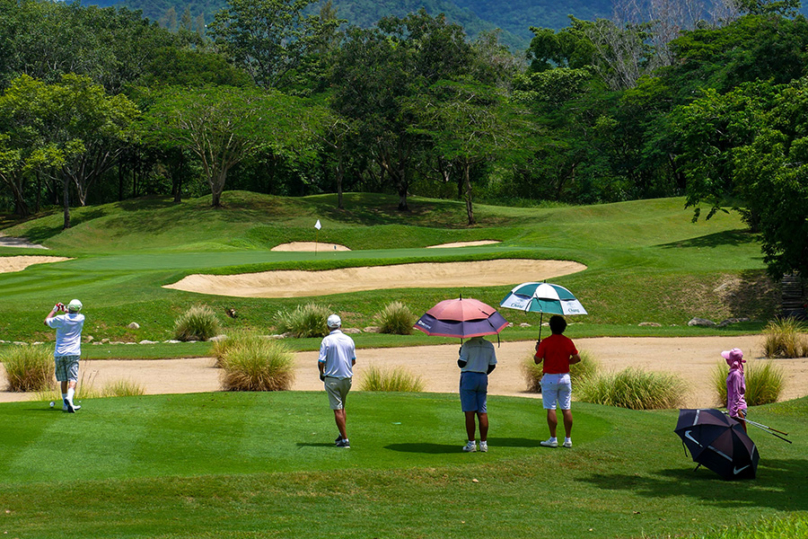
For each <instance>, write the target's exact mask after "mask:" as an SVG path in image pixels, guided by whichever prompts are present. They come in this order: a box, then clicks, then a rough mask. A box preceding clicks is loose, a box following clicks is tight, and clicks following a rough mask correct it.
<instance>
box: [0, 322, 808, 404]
mask: <svg viewBox="0 0 808 539" xmlns="http://www.w3.org/2000/svg"><path fill="white" fill-rule="evenodd" d="M356 339H357V340H360V339H361V335H360V336H358V337H356ZM761 340H762V338H761V337H759V336H744V337H692V338H661V337H660V338H656V337H646V338H622V337H621V338H614V337H612V338H591V339H576V341H575V342H576V345H577V346H578V348H579V349H580V350H586V351H588V352H590V354H591V355H592V356H593V357H594V358H595V359H596V360H597V361H599V362H600V364H601V368H602V369H604V370H622V369H624V368H626V367H637V368H640V369H645V370H649V371H660V372H668V373H673V374H677V375H679V376H681V377H682V378H684V380H685V381H686V382H687V384H688V386H689V387H690V391H689V392H688V394H687V395H686V396H685V399H684V402H683V407H694V408H695V407H711V406H715V405H716V404H717V403H716V402H714V396H713V392H712V387H711V383H710V375H711V372H712V370H713V369H714V368H715V365H716V364H717V363H718V361H719V360H720V359H721V358H720V353H721V351H722V350H728V349H730V348H733V347H736V346H737V347H739V348H741V349H742V350H743V351H744V353H745V354H746V357H747V358H749V359H750V360H751V361H754V360H755V358H756V357H759V356H760V353H761ZM533 344H534V343H532V342H517V343H503V344H502V345H501V346H500V347H499V348H497V358H498V361H499V364H498V367H497V369H496V370H495V371H494V372H493V373H492V374H491V377H490V382H489V383H490V385H489V391H490V393H491V394H492V395H510V396H523V397H536V396H537V395H535V394H530V393H526V392H525V381H524V378H523V376H522V371H521V363H522V361H524V359H525V358H527V357H529V356H530V355H531V353H532V350H533ZM458 348H459V340H458V345H439V346H422V347H415V348H386V349H367V350H365V349H360V350H358V352H357V358H358V360H357V365H356V368H355V371H354V381H355V388H358V385H359V383H360V382H361V378H362V373H363V370H364V369H365V368H367V367H368V366H370V365H376V366H379V367H395V366H403V367H406V368H407V369H408V370H409V371H410V372H412V373H413V374H417V375H418V376H421V378H422V379H423V381H424V383H425V390H426V391H428V392H439V393H454V392H456V391H457V384H458V378H459V373H458V368H457V364H456V363H455V361H456V359H457V352H458ZM776 363H777V365H779V366H781V367H782V368H783V370H784V371H785V374H786V385H785V389H784V392H783V394H782V396H781V398H780V400H781V401H782V400H790V399H795V398H798V397H803V396H806V395H808V358H802V359H782V360H776ZM219 372H220V371H219V369H216V368H215V367H214V366H213V359H212V358H194V359H173V360H96V361H83V362H82V363H81V371H80V377H81V378H82V380H84V381H85V382H84V383H88V384H92V386H93V387H94V388H96V389H101V388H103V387H104V386H105V385H106V384H107V383H109V382H112V381H115V380H121V379H128V380H131V381H133V382H136V383H137V384H139V385H141V386H142V387H143V388H145V390H146V393H148V394H166V393H195V392H207V391H218V390H219V389H220V386H219ZM6 386H7V383H6V379H5V371H3V370H2V368H1V367H0V387H1V388H5V387H6ZM292 389H293V390H296V391H322V389H323V386H322V383H321V382H320V380H319V378H318V375H317V352H300V353H298V354H296V378H295V382H294V385H293V387H292ZM573 394H574V390H573ZM32 398H35V395H28V394H25V393H10V392H8V391H0V402H11V401H23V400H30V399H32Z"/></svg>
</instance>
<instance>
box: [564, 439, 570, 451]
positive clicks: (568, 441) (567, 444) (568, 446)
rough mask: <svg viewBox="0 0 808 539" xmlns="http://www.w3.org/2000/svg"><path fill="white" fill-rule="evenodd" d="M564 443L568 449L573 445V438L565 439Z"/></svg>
mask: <svg viewBox="0 0 808 539" xmlns="http://www.w3.org/2000/svg"><path fill="white" fill-rule="evenodd" d="M562 445H563V446H564V447H566V448H567V449H569V448H570V447H572V440H564V443H563V444H562Z"/></svg>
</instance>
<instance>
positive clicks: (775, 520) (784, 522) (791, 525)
mask: <svg viewBox="0 0 808 539" xmlns="http://www.w3.org/2000/svg"><path fill="white" fill-rule="evenodd" d="M806 537H808V514H806V513H791V514H788V515H783V516H778V517H770V518H764V519H760V520H758V521H756V522H752V523H743V524H740V525H739V526H732V527H730V526H723V527H722V528H721V529H718V530H714V531H711V532H708V533H697V534H693V535H688V536H687V539H804V538H806Z"/></svg>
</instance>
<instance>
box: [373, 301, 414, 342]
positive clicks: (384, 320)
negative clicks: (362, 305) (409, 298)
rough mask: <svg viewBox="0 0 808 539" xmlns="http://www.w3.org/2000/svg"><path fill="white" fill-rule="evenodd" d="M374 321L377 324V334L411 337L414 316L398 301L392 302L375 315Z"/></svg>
mask: <svg viewBox="0 0 808 539" xmlns="http://www.w3.org/2000/svg"><path fill="white" fill-rule="evenodd" d="M376 320H377V321H378V324H379V333H390V334H392V335H411V334H412V326H413V324H415V320H416V316H415V315H414V314H412V311H410V309H409V307H407V306H406V305H404V304H403V303H401V302H400V301H393V302H392V303H389V304H388V305H387V307H385V308H384V310H382V311H381V312H379V313H378V314H377V315H376Z"/></svg>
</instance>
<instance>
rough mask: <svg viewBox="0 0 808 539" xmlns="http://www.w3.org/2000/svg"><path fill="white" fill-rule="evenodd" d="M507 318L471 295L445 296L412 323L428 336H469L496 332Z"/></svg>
mask: <svg viewBox="0 0 808 539" xmlns="http://www.w3.org/2000/svg"><path fill="white" fill-rule="evenodd" d="M507 325H508V321H507V320H505V318H503V317H502V315H501V314H499V313H498V312H497V310H496V309H494V308H493V307H491V306H490V305H487V304H485V303H483V302H482V301H478V300H476V299H471V298H466V299H464V298H459V299H447V300H444V301H441V302H440V303H438V304H437V305H435V306H434V307H432V308H431V309H429V310H428V311H427V312H426V313H425V314H424V315H423V316H422V317H421V318H419V319H418V321H417V322H416V323H415V325H414V326H413V327H414V328H415V329H417V330H420V331H423V332H424V333H426V334H427V335H434V336H439V337H458V338H460V339H468V338H471V337H482V336H483V335H496V334H497V333H499V332H500V331H502V329H503V328H504V327H505V326H507Z"/></svg>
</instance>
